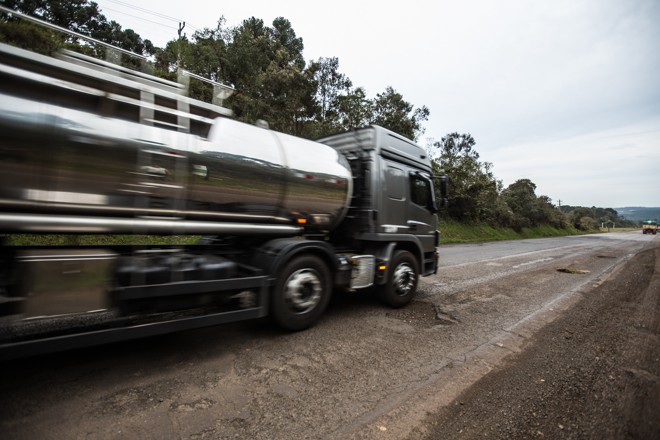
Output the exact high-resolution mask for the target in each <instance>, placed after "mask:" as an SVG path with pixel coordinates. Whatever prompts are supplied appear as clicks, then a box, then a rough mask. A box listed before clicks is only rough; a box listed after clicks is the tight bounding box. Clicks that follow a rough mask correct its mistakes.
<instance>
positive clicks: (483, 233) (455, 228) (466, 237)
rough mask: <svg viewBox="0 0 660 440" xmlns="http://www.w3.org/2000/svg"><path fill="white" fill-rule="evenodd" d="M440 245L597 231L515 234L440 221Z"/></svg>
mask: <svg viewBox="0 0 660 440" xmlns="http://www.w3.org/2000/svg"><path fill="white" fill-rule="evenodd" d="M439 226H440V237H441V238H440V243H441V244H451V243H478V242H484V241H499V240H520V239H523V238H543V237H564V236H567V235H582V234H588V233H593V232H598V231H587V232H585V231H580V230H578V229H575V228H573V227H569V228H564V229H558V228H553V227H551V226H537V227H534V228H523V229H522V231H520V232H517V231H514V230H513V229H511V228H496V227H493V226H491V225H487V224H485V223H478V224H470V225H468V224H463V223H459V222H456V221H446V220H441V221H440V225H439Z"/></svg>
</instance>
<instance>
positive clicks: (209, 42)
mask: <svg viewBox="0 0 660 440" xmlns="http://www.w3.org/2000/svg"><path fill="white" fill-rule="evenodd" d="M2 5H3V6H5V7H7V8H10V9H13V10H16V11H19V12H22V13H24V14H27V15H30V16H33V17H37V18H39V19H42V20H44V21H47V22H50V23H53V24H55V25H58V26H60V27H63V28H66V29H70V30H72V31H74V32H77V33H79V34H82V35H86V36H89V37H91V38H94V39H96V40H99V41H103V42H106V43H109V44H112V45H114V46H117V47H119V48H121V49H124V50H127V51H131V52H134V53H137V54H139V55H143V56H145V57H148V58H149V59H151V60H152V61H153V63H152V65H151V67H150V68H151V69H152V73H153V74H155V75H157V76H160V77H163V78H168V79H172V80H176V79H177V74H178V71H179V69H185V70H187V71H189V72H192V73H194V74H197V75H200V76H202V77H205V78H208V79H210V80H213V81H216V82H220V83H224V84H228V85H231V86H233V87H234V88H235V92H234V93H233V94H232V95H231V96H230V97H229V98H227V99H226V100H225V101H224V103H223V104H224V105H225V106H227V107H229V108H231V110H232V111H233V113H234V115H235V117H236V118H237V119H238V120H242V121H245V122H249V123H254V122H256V121H257V120H265V121H267V122H268V124H269V126H270V127H271V128H272V129H274V130H277V131H281V132H284V133H288V134H292V135H295V136H300V137H304V138H309V139H315V138H319V137H322V136H325V135H329V134H333V133H336V132H341V131H346V130H350V129H352V128H357V127H363V126H366V125H370V124H376V125H380V126H383V127H385V128H388V129H390V130H392V131H394V132H397V133H399V134H401V135H403V136H405V137H407V138H409V139H411V140H414V141H418V140H419V138H420V137H421V135H422V134H423V133H424V122H425V121H427V120H428V117H429V114H430V111H429V109H428V108H427V107H426V106H424V105H422V106H420V107H416V106H414V105H413V104H411V103H409V102H407V101H406V100H405V99H404V97H403V96H402V95H401V94H400V93H399V92H397V91H396V90H395V89H394V88H393V87H392V86H388V87H386V89H385V90H384V91H382V92H380V93H377V94H376V95H375V97H372V98H370V97H368V96H367V92H366V90H365V88H364V87H360V86H355V85H354V84H353V82H352V81H351V79H350V78H349V77H348V76H347V75H346V74H344V73H342V72H341V71H340V70H339V59H338V58H336V57H328V58H323V57H322V58H319V59H318V60H312V61H309V62H307V61H305V58H304V56H303V49H304V45H303V39H302V38H301V37H298V36H297V35H296V32H295V31H294V29H293V27H292V25H291V23H290V22H289V21H288V20H287V19H285V18H283V17H278V18H276V19H275V20H273V22H272V24H271V25H270V26H268V25H266V24H265V23H264V21H263V20H261V19H258V18H255V17H251V18H248V19H246V20H243V22H242V23H241V24H239V25H238V26H234V27H229V26H227V25H226V21H225V19H224V18H223V17H220V18H219V20H218V22H217V25H216V26H215V27H214V28H205V29H202V30H200V31H196V32H194V33H193V34H192V35H191V36H187V34H186V33H185V32H184V31H185V27H183V26H181V27H180V28H179V31H178V33H177V35H176V36H175V37H174V38H172V40H170V41H169V42H167V44H166V45H165V47H156V46H154V45H153V44H152V42H151V41H150V40H148V39H143V38H142V37H141V36H140V35H139V34H137V33H136V32H134V31H133V30H131V29H124V28H122V26H121V25H120V24H119V23H117V22H115V21H112V20H108V19H107V18H106V17H105V16H104V15H103V14H102V13H101V11H100V9H99V7H98V5H97V4H96V3H95V2H93V1H89V0H2ZM0 41H3V42H7V43H10V44H13V45H16V46H20V47H24V48H27V49H30V50H33V51H36V52H40V53H45V54H52V53H54V52H55V51H57V50H59V49H62V48H66V49H69V50H75V51H79V52H82V53H85V54H88V55H91V56H96V57H101V58H103V57H106V56H107V53H106V51H107V49H106V48H104V47H102V46H95V45H93V44H89V43H88V42H86V41H84V40H80V39H78V38H75V37H72V36H70V35H67V34H63V33H59V32H56V31H54V30H51V29H47V28H43V27H40V26H38V25H35V24H33V23H30V22H27V21H24V20H20V19H18V18H16V17H12V16H10V15H7V14H0ZM121 62H122V63H123V64H124V65H126V66H129V67H135V68H137V67H139V66H140V65H141V64H140V62H139V61H136V60H135V59H130V58H127V57H125V56H123V57H122V60H121ZM189 87H190V90H189V92H190V95H191V96H192V97H193V98H197V99H201V100H204V101H207V102H211V101H212V98H213V97H212V94H213V89H212V86H210V85H209V84H207V83H205V82H201V81H195V80H191V83H190V86H189ZM475 144H476V142H475V140H474V138H473V137H472V136H471V135H470V134H458V133H450V134H448V135H447V136H445V137H443V138H442V139H441V141H434V140H429V141H428V145H427V146H426V148H427V150H428V151H429V153H430V155H431V157H432V159H433V163H434V167H435V168H436V171H437V172H438V173H441V172H444V173H446V174H447V176H448V177H449V182H450V191H449V204H448V208H447V209H446V210H445V211H443V212H442V213H441V215H443V216H446V217H448V218H450V219H454V220H457V221H461V222H474V223H479V222H485V223H489V224H492V225H494V226H501V227H512V228H514V229H521V228H524V227H529V226H538V225H543V224H548V225H551V226H554V227H557V228H562V227H567V226H569V225H572V226H574V227H576V228H579V229H585V230H588V229H594V228H595V227H597V226H598V225H599V224H602V223H606V222H612V223H616V224H617V225H624V224H625V220H624V219H622V218H619V217H618V215H617V213H616V211H615V210H613V209H601V208H582V207H561V208H559V207H556V206H554V205H553V203H552V200H551V199H550V198H549V197H547V196H542V195H541V196H537V195H536V193H535V191H536V185H535V184H534V183H533V182H532V181H530V180H529V179H521V180H518V181H516V182H515V183H513V184H511V185H509V186H508V187H506V188H504V187H503V185H502V182H501V181H500V180H497V179H496V177H495V176H494V175H493V172H492V164H490V163H488V162H482V161H480V160H479V154H478V153H477V151H476V149H475ZM441 167H442V169H441Z"/></svg>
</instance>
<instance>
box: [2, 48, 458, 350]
mask: <svg viewBox="0 0 660 440" xmlns="http://www.w3.org/2000/svg"><path fill="white" fill-rule="evenodd" d="M230 115H231V112H230V111H229V110H228V109H226V108H224V107H222V106H219V105H215V104H209V103H205V102H201V101H197V100H195V99H191V98H189V97H188V96H186V94H185V87H184V86H182V85H181V84H179V83H175V82H170V81H166V80H163V79H160V78H156V77H153V76H150V75H148V74H144V73H140V72H134V71H129V70H128V69H124V68H122V67H120V66H116V65H111V64H110V63H107V62H105V61H101V60H96V59H93V58H89V57H86V56H82V55H79V54H74V53H68V54H66V55H65V56H63V57H59V58H53V57H47V56H42V55H38V54H35V53H32V52H27V51H24V50H21V49H17V48H15V47H11V46H6V45H2V46H0V158H1V159H0V160H1V161H0V207H1V209H0V234H2V246H1V247H0V260H1V264H0V357H1V358H4V359H7V358H14V357H20V356H25V355H32V354H38V353H48V352H53V351H59V350H65V349H71V348H77V347H82V346H87V345H92V344H100V343H110V342H116V341H120V340H126V339H132V338H139V337H147V336H152V335H156V334H161V333H167V332H174V331H179V330H183V329H191V328H197V327H202V326H210V325H216V324H220V323H228V322H233V321H238V320H243V319H255V318H261V317H265V316H270V317H271V318H272V319H273V320H274V322H275V323H276V324H278V325H279V326H281V327H283V328H284V329H287V330H291V331H297V330H302V329H305V328H307V327H309V326H311V325H313V324H314V323H315V322H316V321H317V320H318V319H319V318H320V317H321V315H322V314H323V312H324V310H325V309H326V307H327V305H328V302H329V300H330V296H331V294H332V293H333V291H336V290H340V289H341V290H347V291H359V290H362V289H367V288H369V289H371V290H373V291H375V292H376V293H377V296H378V297H379V298H380V299H382V301H384V302H385V303H386V304H388V305H389V306H392V307H401V306H404V305H406V304H407V303H409V302H410V301H411V300H412V298H413V296H414V294H415V291H416V289H417V284H418V279H419V277H420V276H426V275H430V274H433V273H436V271H437V267H438V254H437V251H436V245H437V244H438V243H439V238H440V237H439V232H438V231H437V229H436V228H437V216H436V211H437V208H436V200H435V197H436V196H435V191H434V178H433V175H432V167H431V162H430V160H429V158H428V157H427V155H426V153H425V151H424V150H423V149H422V148H420V147H419V146H417V145H415V144H414V143H412V142H411V141H409V140H408V139H406V138H404V137H402V136H399V135H397V134H395V133H393V132H391V131H389V130H386V129H384V128H381V127H378V126H371V127H365V128H362V129H356V130H352V131H350V132H346V133H341V134H337V135H333V136H329V137H326V138H323V139H320V140H317V141H310V140H305V139H302V138H298V137H294V136H290V135H286V134H283V133H279V132H276V131H273V130H270V129H268V128H264V127H262V126H256V125H249V124H245V123H242V122H238V121H236V120H234V119H232V118H231V117H230ZM443 182H444V181H443ZM440 187H442V189H443V191H444V190H446V187H445V184H441V185H440ZM440 198H442V199H443V200H444V196H442V197H440ZM440 202H442V201H440ZM14 234H28V235H27V237H41V235H42V234H67V236H69V237H71V236H72V237H76V236H79V235H81V234H100V235H99V236H102V237H107V236H122V237H126V236H128V237H129V240H128V243H126V244H110V245H104V244H98V245H96V244H94V245H79V244H76V240H71V242H72V244H70V245H46V244H44V243H43V242H41V241H40V240H36V239H35V240H34V241H35V242H36V243H35V244H33V245H25V244H21V245H17V244H14V243H13V242H12V240H11V238H12V237H15V235H14ZM136 235H140V236H147V237H151V236H154V237H156V236H168V235H178V236H191V237H197V238H198V239H196V240H193V241H192V242H191V243H189V244H176V245H156V244H149V243H148V244H144V243H139V244H135V243H132V242H131V241H130V237H133V236H136ZM21 236H23V237H25V236H26V235H21ZM100 242H102V241H101V240H100Z"/></svg>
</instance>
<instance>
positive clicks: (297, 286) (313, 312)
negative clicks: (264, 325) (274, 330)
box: [270, 255, 332, 331]
mask: <svg viewBox="0 0 660 440" xmlns="http://www.w3.org/2000/svg"><path fill="white" fill-rule="evenodd" d="M331 291H332V286H331V279H330V271H329V270H328V267H327V265H326V264H325V263H324V262H323V260H321V259H320V258H319V257H316V256H314V255H303V256H300V257H296V258H294V259H293V260H291V261H290V262H289V263H287V265H286V266H285V267H284V270H283V271H282V273H281V276H280V277H279V279H278V280H277V283H276V284H275V289H274V291H273V292H272V295H271V300H270V312H271V316H272V318H273V320H274V321H275V322H276V323H277V324H278V325H279V326H280V327H282V328H284V329H287V330H293V331H297V330H303V329H306V328H308V327H310V326H312V324H314V323H315V322H316V321H317V320H318V319H319V318H320V317H321V315H322V314H323V312H324V311H325V309H326V307H327V306H328V302H329V301H330V292H331Z"/></svg>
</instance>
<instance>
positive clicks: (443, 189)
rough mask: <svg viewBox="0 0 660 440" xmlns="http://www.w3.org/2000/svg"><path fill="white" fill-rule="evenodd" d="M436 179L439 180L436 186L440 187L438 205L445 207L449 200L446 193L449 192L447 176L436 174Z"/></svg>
mask: <svg viewBox="0 0 660 440" xmlns="http://www.w3.org/2000/svg"><path fill="white" fill-rule="evenodd" d="M436 179H437V181H438V182H439V185H438V188H440V207H441V208H446V207H447V205H449V200H448V199H447V195H448V194H449V176H447V175H446V174H440V175H436Z"/></svg>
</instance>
